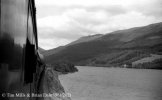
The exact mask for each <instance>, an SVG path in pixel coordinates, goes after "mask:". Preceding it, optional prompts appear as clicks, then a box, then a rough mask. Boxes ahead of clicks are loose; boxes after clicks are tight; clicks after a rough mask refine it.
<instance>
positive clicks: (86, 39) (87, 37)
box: [67, 34, 103, 46]
mask: <svg viewBox="0 0 162 100" xmlns="http://www.w3.org/2000/svg"><path fill="white" fill-rule="evenodd" d="M102 36H103V34H95V35H89V36H84V37H81V38H79V39H78V40H76V41H74V42H71V43H70V44H68V45H67V46H70V45H74V44H78V43H83V42H89V41H92V40H95V39H97V38H99V37H102Z"/></svg>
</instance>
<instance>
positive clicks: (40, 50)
mask: <svg viewBox="0 0 162 100" xmlns="http://www.w3.org/2000/svg"><path fill="white" fill-rule="evenodd" d="M38 50H39V52H40V53H43V52H45V51H46V50H44V49H43V48H41V47H38Z"/></svg>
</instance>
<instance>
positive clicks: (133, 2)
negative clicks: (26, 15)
mask: <svg viewBox="0 0 162 100" xmlns="http://www.w3.org/2000/svg"><path fill="white" fill-rule="evenodd" d="M36 4H37V19H38V21H37V22H38V33H39V37H40V38H41V39H39V43H40V46H42V47H43V48H48V49H51V48H55V47H57V46H60V45H63V44H66V43H69V42H71V41H74V40H76V39H78V38H80V37H82V36H86V35H90V34H91V35H92V34H98V33H100V34H105V33H109V32H112V31H116V30H119V29H127V28H131V27H138V26H144V25H148V24H151V23H156V22H160V21H162V17H161V16H162V13H161V12H162V8H161V6H162V1H161V0H68V1H67V0H57V1H56V0H36ZM47 41H49V42H50V43H49V44H48V42H47ZM55 41H56V43H55V44H52V43H54V42H55ZM57 41H59V42H57ZM63 41H64V42H63ZM43 42H44V43H43ZM56 44H57V45H56Z"/></svg>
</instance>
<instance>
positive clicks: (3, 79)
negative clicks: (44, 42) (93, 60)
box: [0, 0, 43, 100]
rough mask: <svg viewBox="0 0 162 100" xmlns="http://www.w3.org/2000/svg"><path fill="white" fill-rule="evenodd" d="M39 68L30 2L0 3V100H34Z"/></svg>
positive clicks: (34, 20) (35, 31)
mask: <svg viewBox="0 0 162 100" xmlns="http://www.w3.org/2000/svg"><path fill="white" fill-rule="evenodd" d="M42 66H43V62H42V61H41V59H40V56H39V52H38V40H37V26H36V9H35V2H34V0H0V100H3V99H4V100H15V99H16V100H17V99H20V100H22V99H25V100H29V99H31V100H32V99H34V98H30V97H28V98H26V97H25V98H20V97H21V96H22V97H23V96H26V94H28V93H35V92H37V87H38V85H37V84H38V83H37V82H38V80H39V79H40V77H39V75H40V73H41V72H42V70H43V67H42ZM40 69H42V70H40ZM16 93H18V94H17V95H16ZM19 93H20V94H19ZM21 93H22V94H21ZM12 94H13V95H12ZM23 94H25V95H23ZM13 96H16V97H13ZM19 96H20V97H19Z"/></svg>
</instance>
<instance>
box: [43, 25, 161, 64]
mask: <svg viewBox="0 0 162 100" xmlns="http://www.w3.org/2000/svg"><path fill="white" fill-rule="evenodd" d="M78 41H80V40H78ZM161 41H162V23H156V24H151V25H148V26H144V27H136V28H131V29H126V30H119V31H115V32H112V33H108V34H105V35H102V36H101V35H100V36H99V37H97V38H93V39H92V40H91V39H89V40H88V41H86V42H74V43H73V44H71V45H67V46H66V48H64V49H63V50H61V51H59V52H57V53H54V54H51V55H49V56H46V61H47V63H51V64H52V63H54V62H57V61H60V60H66V61H70V62H72V63H75V64H77V65H94V66H97V65H99V66H100V65H101V66H109V65H122V64H124V63H132V62H133V61H136V60H139V59H141V58H144V57H148V56H150V54H154V53H155V54H161V52H162V49H161V47H162V43H161Z"/></svg>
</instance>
